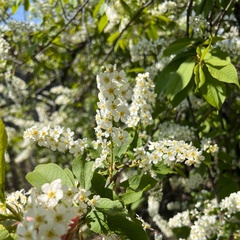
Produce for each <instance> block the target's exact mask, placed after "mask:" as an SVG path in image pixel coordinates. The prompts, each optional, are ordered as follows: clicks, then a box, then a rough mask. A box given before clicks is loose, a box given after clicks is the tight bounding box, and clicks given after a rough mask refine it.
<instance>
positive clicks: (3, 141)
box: [0, 119, 7, 202]
mask: <svg viewBox="0 0 240 240" xmlns="http://www.w3.org/2000/svg"><path fill="white" fill-rule="evenodd" d="M6 148H7V133H6V130H5V126H4V124H3V121H2V120H1V119H0V201H2V202H5V198H4V191H5V159H4V154H5V151H6Z"/></svg>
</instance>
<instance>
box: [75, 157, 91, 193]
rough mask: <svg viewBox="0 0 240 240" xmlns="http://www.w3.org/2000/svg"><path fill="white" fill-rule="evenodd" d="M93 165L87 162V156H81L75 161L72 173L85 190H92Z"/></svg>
mask: <svg viewBox="0 0 240 240" xmlns="http://www.w3.org/2000/svg"><path fill="white" fill-rule="evenodd" d="M93 163H94V162H92V161H91V162H87V161H86V158H85V155H83V156H79V157H77V158H75V159H74V160H73V163H72V171H73V174H74V175H75V177H76V178H77V179H78V181H79V183H80V186H81V187H83V188H85V189H87V190H88V189H90V187H91V185H92V184H91V180H92V177H93V173H94V172H93V170H92V168H93Z"/></svg>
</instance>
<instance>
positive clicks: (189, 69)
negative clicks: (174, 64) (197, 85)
mask: <svg viewBox="0 0 240 240" xmlns="http://www.w3.org/2000/svg"><path fill="white" fill-rule="evenodd" d="M194 66H195V61H194V59H193V58H188V59H187V60H186V61H184V62H183V63H182V64H181V65H180V66H179V68H178V69H177V71H176V72H171V73H169V75H170V79H169V81H168V84H167V87H166V94H167V96H168V98H169V99H170V100H172V99H173V98H174V97H175V95H176V94H178V93H179V92H180V91H182V90H183V89H184V88H185V87H186V86H187V85H188V84H189V82H190V80H191V78H192V75H193V70H194Z"/></svg>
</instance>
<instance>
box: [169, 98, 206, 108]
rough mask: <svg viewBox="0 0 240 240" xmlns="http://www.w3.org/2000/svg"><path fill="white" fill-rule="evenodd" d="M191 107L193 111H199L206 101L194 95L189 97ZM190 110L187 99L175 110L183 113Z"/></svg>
mask: <svg viewBox="0 0 240 240" xmlns="http://www.w3.org/2000/svg"><path fill="white" fill-rule="evenodd" d="M189 99H190V102H191V106H192V108H193V109H199V108H200V107H202V106H203V103H204V101H203V100H202V99H200V98H197V97H195V96H194V95H191V96H189ZM187 109H189V104H188V101H187V99H184V100H183V101H182V102H181V103H180V104H179V105H178V106H177V107H175V108H174V110H175V111H178V112H183V111H186V110H187Z"/></svg>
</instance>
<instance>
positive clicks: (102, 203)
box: [96, 198, 127, 216]
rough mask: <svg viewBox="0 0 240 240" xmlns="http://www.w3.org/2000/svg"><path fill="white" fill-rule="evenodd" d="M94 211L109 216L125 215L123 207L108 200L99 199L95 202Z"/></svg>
mask: <svg viewBox="0 0 240 240" xmlns="http://www.w3.org/2000/svg"><path fill="white" fill-rule="evenodd" d="M96 209H97V210H99V211H101V212H102V213H104V214H108V215H111V216H115V215H123V216H124V215H125V216H126V214H127V211H126V209H125V208H124V207H123V205H122V204H121V202H120V201H118V200H115V201H113V200H111V199H108V198H100V199H99V200H98V202H97V205H96Z"/></svg>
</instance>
